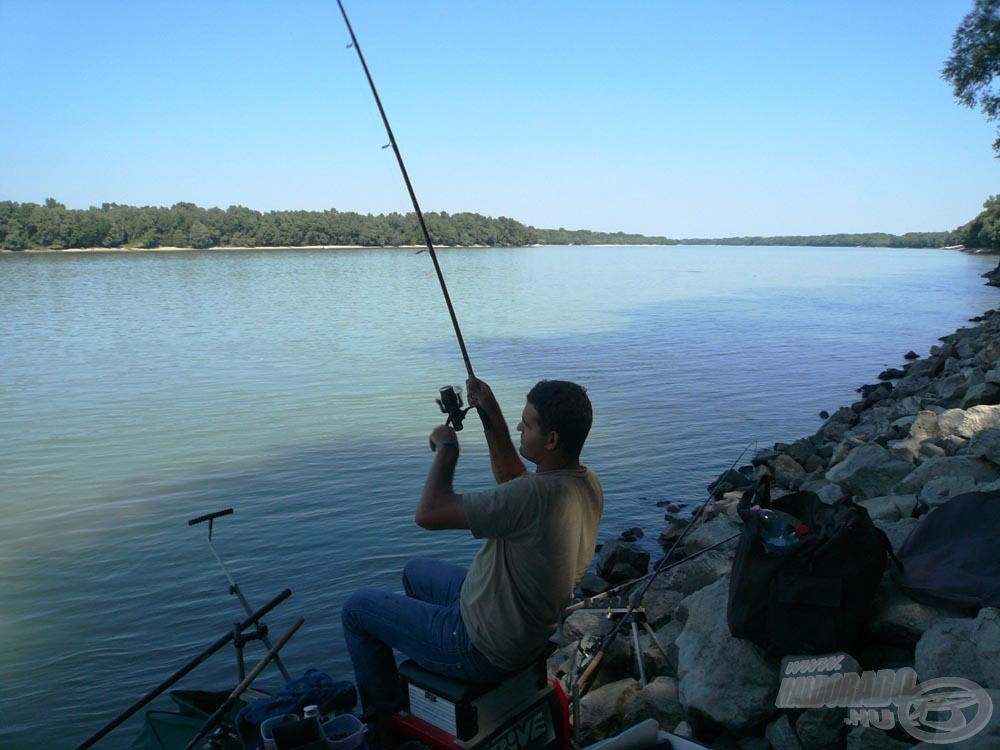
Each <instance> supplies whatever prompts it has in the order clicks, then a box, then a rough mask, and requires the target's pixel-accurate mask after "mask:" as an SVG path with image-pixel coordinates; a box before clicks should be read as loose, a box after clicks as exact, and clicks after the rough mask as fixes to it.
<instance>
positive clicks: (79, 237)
mask: <svg viewBox="0 0 1000 750" xmlns="http://www.w3.org/2000/svg"><path fill="white" fill-rule="evenodd" d="M983 207H984V210H983V211H982V213H980V214H979V215H978V216H977V217H976V218H974V219H973V220H972V221H970V222H969V223H967V224H965V225H963V226H961V227H958V228H957V229H954V230H951V231H943V232H909V233H906V234H902V235H893V234H886V233H882V232H871V233H860V234H831V235H817V236H779V237H724V238H714V239H711V238H689V239H670V238H667V237H648V236H645V235H640V234H626V233H624V232H592V231H588V230H583V229H578V230H569V229H563V228H560V229H538V228H536V227H533V226H529V225H526V224H522V223H521V222H518V221H515V220H514V219H510V218H507V217H504V216H501V217H498V218H493V217H489V216H483V215H481V214H476V213H468V212H463V213H456V214H449V213H446V212H443V211H442V212H430V213H426V214H424V219H425V221H426V224H427V229H428V232H430V235H431V239H432V241H433V242H434V244H435V245H439V246H442V247H443V246H449V245H451V246H484V247H526V246H530V245H677V244H693V245H799V246H818V247H844V246H849V247H853V246H862V247H916V248H920V247H947V246H951V245H964V246H965V247H967V248H969V249H987V250H996V249H998V248H1000V196H992V197H991V198H989V199H988V200H987V201H986V202H985V203H984V204H983ZM424 244H425V243H424V238H423V233H422V231H421V230H420V225H419V222H418V221H417V218H416V215H415V214H413V213H412V212H411V213H407V214H400V213H390V214H378V215H372V214H358V213H354V212H351V211H337V210H336V209H329V210H326V211H268V212H261V211H255V210H252V209H249V208H245V207H243V206H230V207H229V208H227V209H221V208H201V207H199V206H196V205H195V204H193V203H176V204H174V205H173V206H171V207H170V208H161V207H154V206H141V207H139V206H126V205H120V204H117V203H104V204H102V205H101V206H92V207H90V208H87V209H70V208H67V207H66V206H65V205H63V204H62V203H60V202H59V201H57V200H55V199H54V198H49V199H47V200H46V201H45V203H44V204H37V203H17V202H14V201H0V249H4V250H15V251H19V250H44V249H51V250H62V249H67V248H101V247H106V248H137V249H155V248H158V247H192V248H212V247H247V248H253V247H307V246H324V245H357V246H362V247H402V246H407V245H424Z"/></svg>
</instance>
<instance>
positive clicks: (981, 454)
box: [965, 427, 1000, 464]
mask: <svg viewBox="0 0 1000 750" xmlns="http://www.w3.org/2000/svg"><path fill="white" fill-rule="evenodd" d="M965 451H966V452H967V453H968V454H969V455H970V456H974V457H976V458H985V459H986V460H987V461H989V462H990V463H993V464H1000V427H991V428H989V429H988V430H983V431H982V432H980V433H979V434H977V435H976V436H975V437H974V438H972V440H970V441H969V444H968V445H967V446H966V448H965Z"/></svg>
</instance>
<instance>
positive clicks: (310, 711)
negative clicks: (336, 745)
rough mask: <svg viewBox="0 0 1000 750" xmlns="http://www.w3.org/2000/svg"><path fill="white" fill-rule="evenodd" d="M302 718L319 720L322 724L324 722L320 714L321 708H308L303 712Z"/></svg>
mask: <svg viewBox="0 0 1000 750" xmlns="http://www.w3.org/2000/svg"><path fill="white" fill-rule="evenodd" d="M302 718H303V719H317V720H318V721H319V722H320V723H322V722H323V717H322V716H320V713H319V706H306V707H305V709H303V711H302Z"/></svg>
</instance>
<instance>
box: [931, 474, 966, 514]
mask: <svg viewBox="0 0 1000 750" xmlns="http://www.w3.org/2000/svg"><path fill="white" fill-rule="evenodd" d="M977 488H978V485H977V484H976V480H975V479H973V478H972V477H967V476H945V477H938V478H937V479H932V480H931V481H929V482H927V484H925V485H924V486H923V487H921V488H920V494H918V495H917V497H918V499H919V500H920V503H921V504H922V505H923V506H924V507H926V508H927V509H928V510H933V509H934V508H936V507H938V506H939V505H944V504H945V503H946V502H948V501H949V500H951V498H953V497H955V496H956V495H961V494H962V493H963V492H973V491H975V490H976V489H977Z"/></svg>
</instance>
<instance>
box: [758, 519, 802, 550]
mask: <svg viewBox="0 0 1000 750" xmlns="http://www.w3.org/2000/svg"><path fill="white" fill-rule="evenodd" d="M808 534H809V527H808V526H806V525H805V524H804V523H802V521H800V520H799V519H797V518H796V517H795V516H793V515H791V514H790V513H785V512H784V511H780V510H772V509H770V508H768V509H765V510H762V511H760V540H761V541H762V542H763V543H764V551H765V552H767V554H769V555H775V556H778V557H780V556H782V555H785V554H788V552H790V551H791V550H792V549H793V548H794V547H795V546H796V545H798V543H799V542H801V541H802V539H803V538H805V537H806V535H808Z"/></svg>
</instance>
